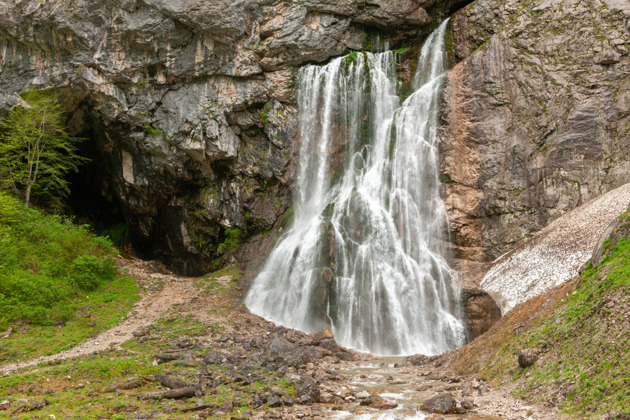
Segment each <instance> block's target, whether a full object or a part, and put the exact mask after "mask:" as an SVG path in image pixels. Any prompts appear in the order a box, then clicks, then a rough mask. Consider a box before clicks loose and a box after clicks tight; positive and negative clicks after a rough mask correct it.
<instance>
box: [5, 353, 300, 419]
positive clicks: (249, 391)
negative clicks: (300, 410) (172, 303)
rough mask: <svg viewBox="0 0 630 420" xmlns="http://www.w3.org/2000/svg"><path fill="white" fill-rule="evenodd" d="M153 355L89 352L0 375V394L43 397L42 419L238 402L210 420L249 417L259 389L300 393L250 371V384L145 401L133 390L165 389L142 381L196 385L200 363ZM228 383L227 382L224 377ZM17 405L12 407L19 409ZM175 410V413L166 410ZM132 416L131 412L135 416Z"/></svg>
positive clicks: (212, 369) (214, 371) (212, 371)
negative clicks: (133, 384)
mask: <svg viewBox="0 0 630 420" xmlns="http://www.w3.org/2000/svg"><path fill="white" fill-rule="evenodd" d="M152 362H153V357H152V356H150V355H148V354H143V355H132V356H130V355H129V354H128V352H120V351H117V352H107V353H105V354H104V355H95V356H86V357H82V358H79V359H76V360H73V361H64V362H63V363H61V364H60V365H58V366H48V367H46V366H44V367H43V368H40V369H39V370H38V371H37V372H33V373H24V374H18V375H11V376H7V377H4V378H0V394H1V395H10V396H11V398H17V399H25V400H26V399H28V400H31V401H41V400H42V399H44V398H45V399H46V400H47V401H48V403H49V404H48V405H47V406H45V407H44V408H42V409H41V410H37V411H36V412H35V413H36V415H37V416H38V417H39V418H51V417H49V416H50V415H54V416H56V417H57V418H61V417H63V418H67V417H76V418H82V419H103V418H108V419H127V418H130V417H129V415H130V414H132V415H137V414H139V413H152V412H156V411H158V412H162V413H163V414H161V415H160V416H159V418H165V417H163V416H164V415H166V416H167V417H168V418H179V419H195V418H199V417H198V416H197V412H195V411H192V412H181V411H179V410H180V409H183V408H189V407H194V406H195V405H196V404H216V405H218V406H221V405H224V404H228V405H230V406H232V405H233V406H234V410H233V411H231V412H229V413H221V412H216V413H214V414H213V416H212V418H218V419H230V418H241V417H242V418H249V417H251V412H252V411H253V398H254V396H255V393H256V392H258V393H267V392H269V390H270V389H272V388H273V389H280V390H282V391H283V392H284V394H285V395H287V396H291V397H293V398H295V397H296V392H295V388H294V385H293V384H292V383H291V382H290V381H289V380H287V379H286V378H278V376H277V375H276V374H275V373H273V372H267V371H263V370H252V371H251V374H252V376H254V377H255V378H256V380H255V381H251V383H249V384H242V385H238V384H228V383H226V384H220V385H219V386H216V387H214V388H212V389H206V390H205V395H203V396H201V397H197V398H195V400H194V401H191V400H185V399H184V400H170V401H160V400H155V401H146V400H144V401H143V400H139V399H137V398H135V397H134V395H135V394H138V393H144V392H155V391H159V390H163V388H162V389H161V388H159V384H157V383H155V382H151V381H146V380H144V381H143V378H150V377H151V376H152V375H155V374H165V375H170V376H177V377H178V378H181V379H182V380H184V381H186V382H188V383H196V382H197V380H198V376H199V367H191V366H174V365H172V364H160V365H157V366H154V364H153V363H152ZM204 370H205V371H207V375H208V376H211V377H215V378H216V377H226V376H227V377H229V376H228V375H230V374H233V373H234V372H231V371H229V370H228V369H226V368H225V367H224V366H221V365H216V364H209V365H207V366H206V367H205V368H204ZM130 380H141V381H142V385H141V386H140V387H138V388H135V389H131V390H122V389H119V390H117V391H116V392H113V391H112V392H106V391H105V390H106V389H108V388H109V387H113V386H115V385H119V384H122V383H125V382H126V381H130ZM226 382H227V380H226ZM20 405H21V404H20V403H17V404H15V405H13V406H12V407H11V409H14V408H15V407H19V406H20ZM167 413H171V414H167ZM32 416H33V412H28V411H27V410H24V411H22V412H18V413H16V414H13V415H12V416H11V418H23V419H27V418H32ZM132 417H133V416H132Z"/></svg>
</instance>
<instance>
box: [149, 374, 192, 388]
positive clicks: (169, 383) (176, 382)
mask: <svg viewBox="0 0 630 420" xmlns="http://www.w3.org/2000/svg"><path fill="white" fill-rule="evenodd" d="M155 380H156V381H158V382H159V383H160V384H162V385H163V386H165V387H167V388H170V389H179V388H186V387H187V386H189V385H188V384H187V383H186V382H184V381H182V380H181V379H178V378H171V377H168V376H166V375H161V374H157V375H155Z"/></svg>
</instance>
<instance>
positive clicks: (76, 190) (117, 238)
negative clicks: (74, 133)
mask: <svg viewBox="0 0 630 420" xmlns="http://www.w3.org/2000/svg"><path fill="white" fill-rule="evenodd" d="M79 136H80V137H83V138H85V140H84V141H83V142H81V143H80V144H79V154H80V155H81V156H84V157H86V158H88V159H89V161H87V162H86V163H84V164H83V165H81V167H80V168H79V170H78V172H76V173H73V174H70V175H69V176H68V180H69V181H70V195H69V196H68V197H67V199H66V213H67V214H69V215H70V216H72V217H73V219H74V222H75V223H77V224H88V225H90V226H91V227H92V228H93V230H94V232H95V233H97V234H99V235H103V236H108V237H109V238H110V239H111V240H112V242H114V244H115V245H116V246H117V247H118V248H119V249H120V250H121V251H122V252H125V253H134V254H135V247H134V246H132V240H131V235H132V233H131V231H130V229H129V226H128V224H127V221H126V218H125V215H124V213H123V211H122V206H121V205H120V203H118V200H117V196H116V194H114V192H113V190H112V186H111V181H110V180H111V176H110V173H111V169H110V167H109V166H110V165H109V164H108V163H107V161H106V159H105V157H104V156H103V153H102V141H101V140H100V139H99V136H98V134H97V130H96V129H95V128H94V126H93V125H92V124H88V125H87V129H85V130H83V131H82V132H81V133H80V134H79Z"/></svg>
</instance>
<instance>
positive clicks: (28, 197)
mask: <svg viewBox="0 0 630 420" xmlns="http://www.w3.org/2000/svg"><path fill="white" fill-rule="evenodd" d="M32 187H33V185H32V184H28V185H27V186H26V194H25V196H24V206H25V207H26V208H28V206H29V204H30V201H31V188H32Z"/></svg>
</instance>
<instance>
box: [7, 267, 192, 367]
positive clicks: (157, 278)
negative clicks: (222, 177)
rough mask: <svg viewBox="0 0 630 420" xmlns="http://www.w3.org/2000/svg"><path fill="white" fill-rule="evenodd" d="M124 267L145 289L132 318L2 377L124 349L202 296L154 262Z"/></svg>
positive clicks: (188, 280)
mask: <svg viewBox="0 0 630 420" xmlns="http://www.w3.org/2000/svg"><path fill="white" fill-rule="evenodd" d="M121 264H122V266H123V270H125V271H127V273H128V275H130V276H132V277H134V278H136V279H137V281H138V283H139V286H140V288H141V298H140V300H139V301H138V302H137V303H136V304H135V305H134V306H133V308H132V310H131V316H128V317H127V318H126V319H125V320H124V321H122V322H121V323H120V324H118V325H116V326H114V327H112V328H110V329H108V330H106V331H104V332H102V333H101V334H99V335H97V336H96V337H94V338H91V339H89V340H87V341H84V342H83V343H81V344H79V345H77V346H76V347H73V348H71V349H70V350H66V351H63V352H61V353H57V354H53V355H51V356H42V357H38V358H36V359H32V360H27V361H24V362H19V363H13V364H9V365H4V366H0V374H6V373H10V372H14V371H16V370H19V369H23V368H27V367H32V366H37V365H39V364H43V363H50V362H55V361H57V360H64V359H73V358H77V357H81V356H87V355H90V354H95V353H99V352H101V351H104V350H107V349H110V348H120V345H121V344H122V343H124V342H125V341H127V340H129V339H131V338H133V333H134V332H136V331H140V330H142V329H144V328H147V327H148V326H150V325H151V324H153V323H154V322H155V321H156V320H157V319H159V318H160V317H161V316H162V315H164V314H165V313H167V312H168V311H169V309H171V308H172V307H173V306H175V305H181V304H185V303H187V302H189V301H191V300H193V299H195V298H196V297H197V295H198V294H199V289H198V288H197V287H195V285H194V283H193V280H194V279H192V278H188V277H178V276H175V275H172V274H160V273H157V272H155V271H154V270H153V268H152V267H151V263H150V262H145V261H140V260H121Z"/></svg>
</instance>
